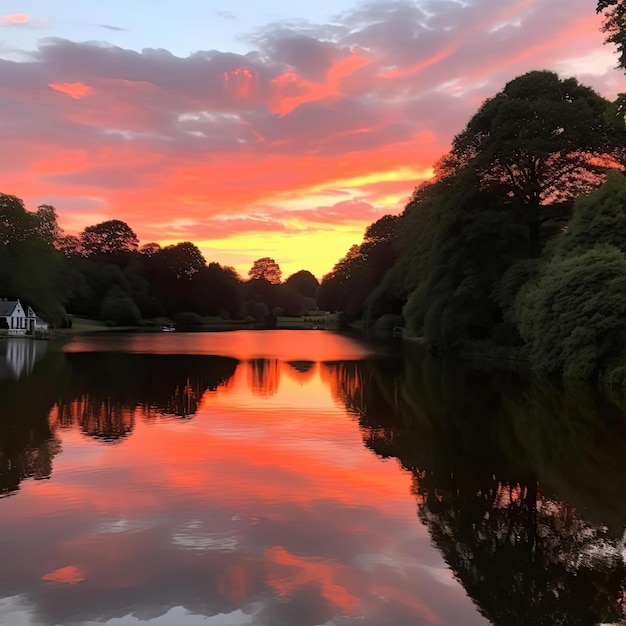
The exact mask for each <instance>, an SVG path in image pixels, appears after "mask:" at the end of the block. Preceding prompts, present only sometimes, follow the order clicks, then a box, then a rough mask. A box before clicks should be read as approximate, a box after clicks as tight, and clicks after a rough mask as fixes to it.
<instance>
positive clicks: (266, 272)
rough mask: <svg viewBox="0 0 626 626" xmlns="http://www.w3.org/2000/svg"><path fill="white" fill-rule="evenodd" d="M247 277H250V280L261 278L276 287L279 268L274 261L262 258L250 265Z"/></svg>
mask: <svg viewBox="0 0 626 626" xmlns="http://www.w3.org/2000/svg"><path fill="white" fill-rule="evenodd" d="M248 276H249V277H250V280H258V279H260V278H263V279H265V280H266V281H267V282H268V283H271V284H272V285H278V284H280V280H281V277H282V272H281V269H280V266H279V265H278V263H276V261H274V259H270V258H269V257H263V258H262V259H257V260H256V261H255V262H254V263H253V264H252V267H251V268H250V271H249V272H248Z"/></svg>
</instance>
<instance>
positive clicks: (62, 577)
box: [41, 565, 85, 585]
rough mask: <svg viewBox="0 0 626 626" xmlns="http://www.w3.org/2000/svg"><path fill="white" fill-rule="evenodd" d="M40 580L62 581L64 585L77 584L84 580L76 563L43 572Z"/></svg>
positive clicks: (82, 573) (83, 575)
mask: <svg viewBox="0 0 626 626" xmlns="http://www.w3.org/2000/svg"><path fill="white" fill-rule="evenodd" d="M41 580H47V581H49V582H54V583H64V584H66V585H77V584H78V583H81V582H83V581H84V580H85V574H84V572H83V571H82V570H81V568H80V567H78V566H76V565H68V566H67V567H61V568H59V569H56V570H54V571H53V572H49V573H48V574H44V575H43V576H42V577H41Z"/></svg>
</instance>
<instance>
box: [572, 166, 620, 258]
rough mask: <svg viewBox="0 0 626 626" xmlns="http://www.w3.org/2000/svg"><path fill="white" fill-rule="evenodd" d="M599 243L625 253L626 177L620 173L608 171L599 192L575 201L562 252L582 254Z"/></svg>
mask: <svg viewBox="0 0 626 626" xmlns="http://www.w3.org/2000/svg"><path fill="white" fill-rule="evenodd" d="M598 244H608V245H611V246H615V247H616V248H618V249H619V250H621V252H622V253H626V177H625V176H624V175H623V174H622V173H621V172H619V171H617V170H612V171H611V172H609V174H608V176H607V179H606V182H605V183H604V185H602V187H600V188H599V189H598V190H596V191H594V192H593V193H592V194H590V195H588V196H582V197H580V198H579V199H578V200H576V203H575V208H574V215H573V218H572V220H571V222H570V225H569V232H568V234H567V235H566V237H565V238H564V239H563V250H564V251H565V252H566V253H567V254H581V253H583V252H586V251H587V250H590V249H591V248H593V247H594V246H596V245H598Z"/></svg>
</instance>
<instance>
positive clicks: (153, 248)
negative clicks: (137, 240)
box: [139, 241, 161, 256]
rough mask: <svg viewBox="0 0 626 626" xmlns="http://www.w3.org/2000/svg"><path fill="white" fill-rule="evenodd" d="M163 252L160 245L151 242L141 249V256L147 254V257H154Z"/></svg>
mask: <svg viewBox="0 0 626 626" xmlns="http://www.w3.org/2000/svg"><path fill="white" fill-rule="evenodd" d="M159 250H161V246H160V245H159V244H158V243H155V242H153V241H151V242H150V243H144V244H143V246H141V248H139V252H141V254H145V255H147V256H152V255H153V254H156V253H157V252H159Z"/></svg>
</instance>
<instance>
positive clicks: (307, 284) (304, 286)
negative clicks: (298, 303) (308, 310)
mask: <svg viewBox="0 0 626 626" xmlns="http://www.w3.org/2000/svg"><path fill="white" fill-rule="evenodd" d="M285 285H286V286H289V287H291V288H293V289H295V290H296V291H297V292H298V293H299V294H300V295H301V296H304V297H307V298H315V293H316V292H317V289H318V287H319V286H320V283H319V281H318V280H317V278H315V276H313V274H311V272H309V271H307V270H300V271H299V272H296V273H295V274H292V275H291V276H290V277H289V278H288V279H287V280H286V281H285Z"/></svg>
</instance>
